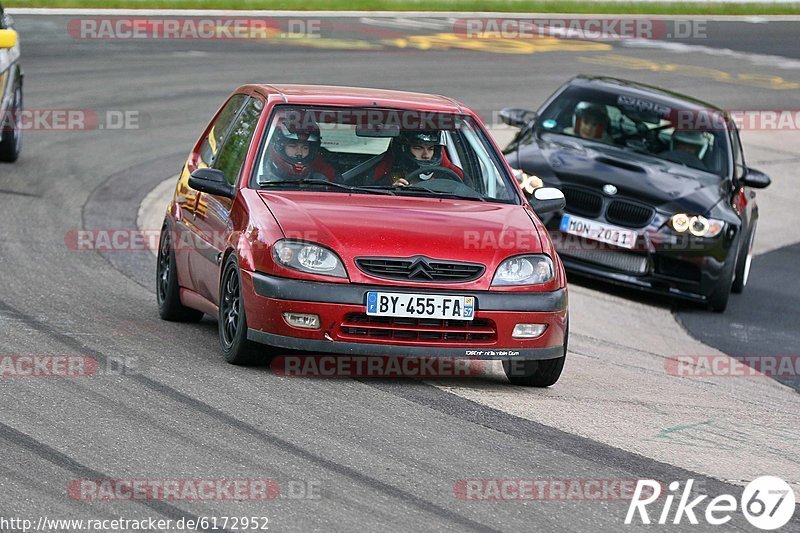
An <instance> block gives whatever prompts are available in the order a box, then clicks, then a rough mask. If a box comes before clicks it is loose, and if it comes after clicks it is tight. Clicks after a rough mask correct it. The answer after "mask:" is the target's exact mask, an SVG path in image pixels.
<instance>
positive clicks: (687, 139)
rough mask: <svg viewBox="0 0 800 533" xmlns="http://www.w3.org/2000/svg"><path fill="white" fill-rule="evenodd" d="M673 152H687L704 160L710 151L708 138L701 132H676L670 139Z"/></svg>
mask: <svg viewBox="0 0 800 533" xmlns="http://www.w3.org/2000/svg"><path fill="white" fill-rule="evenodd" d="M670 141H671V144H670V149H671V150H672V151H673V152H685V153H687V154H692V155H693V156H695V157H696V158H697V159H700V160H702V159H703V157H705V155H706V152H707V151H708V144H709V142H708V138H707V137H706V136H705V135H704V134H703V133H702V132H700V131H682V130H675V132H674V133H673V134H672V138H671V139H670Z"/></svg>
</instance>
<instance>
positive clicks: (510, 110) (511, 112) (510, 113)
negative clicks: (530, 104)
mask: <svg viewBox="0 0 800 533" xmlns="http://www.w3.org/2000/svg"><path fill="white" fill-rule="evenodd" d="M537 116H538V115H537V114H536V111H531V110H529V109H519V108H516V107H506V108H504V109H501V110H500V120H501V121H503V123H504V124H508V125H509V126H514V127H515V128H524V127H525V126H527V125H528V124H530V123H531V122H534V121H535V120H536V117H537Z"/></svg>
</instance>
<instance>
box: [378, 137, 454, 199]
mask: <svg viewBox="0 0 800 533" xmlns="http://www.w3.org/2000/svg"><path fill="white" fill-rule="evenodd" d="M436 167H440V168H439V169H437V168H436ZM428 168H429V169H430V172H425V169H428ZM441 168H445V169H448V170H450V171H452V172H453V173H455V174H456V175H457V176H458V177H459V178H460V179H462V180H463V179H464V173H463V171H462V170H461V169H460V168H458V167H457V166H456V165H454V164H452V163H451V162H450V161H449V160H448V159H447V154H446V153H445V150H444V142H443V140H442V132H441V131H404V132H401V133H400V135H399V136H398V137H396V138H395V139H394V140H393V141H392V146H391V147H390V149H389V150H388V151H387V152H386V154H385V155H384V156H383V158H382V159H381V161H380V162H379V163H378V164H377V165H376V166H375V170H374V172H373V174H372V180H373V184H375V185H392V186H394V187H405V186H407V185H416V184H418V183H421V182H423V181H427V180H430V179H433V178H436V177H438V176H437V175H439V174H442V175H444V174H445V172H443V171H442V170H441ZM415 171H420V172H419V173H417V172H415ZM412 173H413V174H415V175H412ZM445 177H446V176H445ZM409 178H411V181H410V182H409Z"/></svg>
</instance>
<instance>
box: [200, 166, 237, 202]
mask: <svg viewBox="0 0 800 533" xmlns="http://www.w3.org/2000/svg"><path fill="white" fill-rule="evenodd" d="M189 187H191V188H192V189H195V190H197V191H200V192H206V193H208V194H213V195H216V196H224V197H225V198H233V193H234V188H233V186H232V185H231V184H230V183H228V180H227V179H225V173H224V172H223V171H221V170H217V169H216V168H198V169H197V170H195V171H194V172H192V175H191V176H189Z"/></svg>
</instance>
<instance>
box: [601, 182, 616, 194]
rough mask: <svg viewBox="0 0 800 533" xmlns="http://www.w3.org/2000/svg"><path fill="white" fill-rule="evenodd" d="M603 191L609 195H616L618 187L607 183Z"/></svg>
mask: <svg viewBox="0 0 800 533" xmlns="http://www.w3.org/2000/svg"><path fill="white" fill-rule="evenodd" d="M603 192H604V193H606V194H607V195H609V196H614V195H615V194H617V188H616V187H614V186H613V185H611V184H610V183H609V184H607V185H603Z"/></svg>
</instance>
